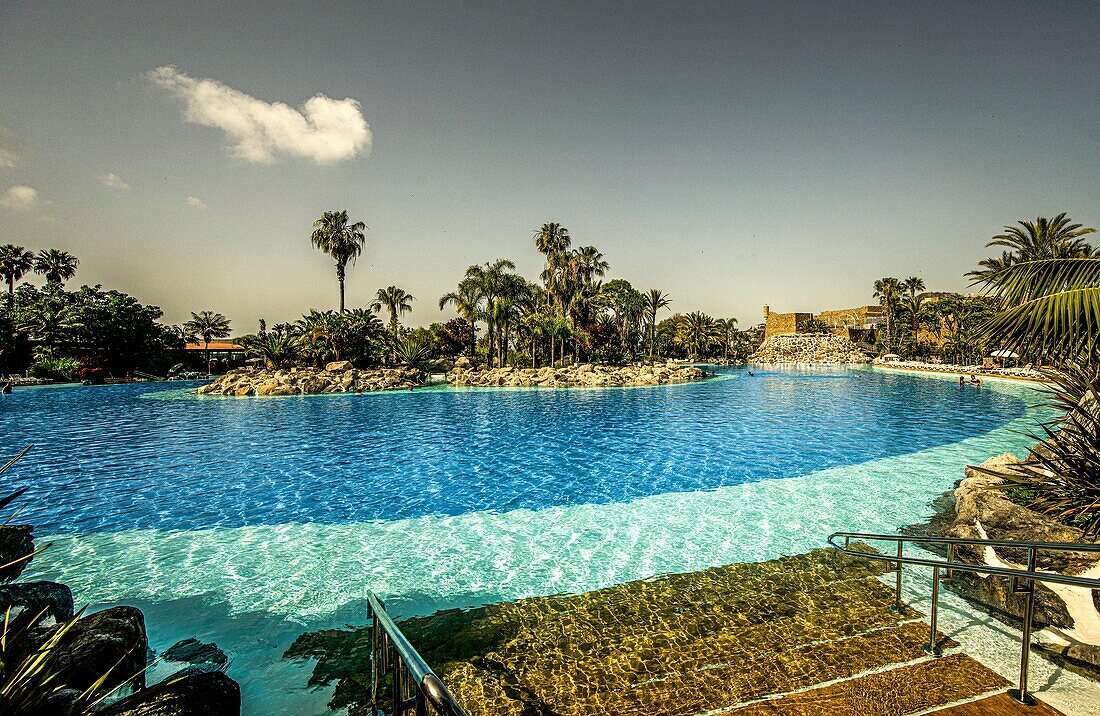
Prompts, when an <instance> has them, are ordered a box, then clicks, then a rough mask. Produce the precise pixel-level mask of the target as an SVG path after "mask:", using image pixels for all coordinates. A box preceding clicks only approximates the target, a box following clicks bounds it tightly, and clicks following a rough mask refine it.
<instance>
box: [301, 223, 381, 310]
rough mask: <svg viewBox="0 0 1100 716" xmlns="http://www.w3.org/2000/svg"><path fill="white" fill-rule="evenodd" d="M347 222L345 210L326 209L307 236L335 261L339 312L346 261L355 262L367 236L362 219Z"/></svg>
mask: <svg viewBox="0 0 1100 716" xmlns="http://www.w3.org/2000/svg"><path fill="white" fill-rule="evenodd" d="M348 222H349V219H348V212H347V211H346V210H345V211H326V212H325V213H323V214H321V218H320V219H318V220H317V221H315V222H313V226H314V227H315V228H314V230H313V233H312V234H310V237H309V239H310V241H311V242H312V243H313V245H314V246H315V247H316V248H317V249H319V250H321V251H323V252H324V253H326V254H328V255H329V256H330V257H331V258H332V260H333V261H334V262H336V280H337V281H339V282H340V313H343V312H344V275H345V273H346V271H347V265H348V262H349V261H350V262H352V263H355V259H356V258H357V257H358V256H359V255H360V254H361V253H363V247H364V246H365V245H366V243H367V237H366V236H365V235H364V234H363V231H364V230H365V229H366V228H367V225H366V224H364V223H363V222H362V221H356V222H355V223H348Z"/></svg>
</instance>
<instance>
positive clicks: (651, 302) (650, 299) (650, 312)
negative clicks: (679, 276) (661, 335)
mask: <svg viewBox="0 0 1100 716" xmlns="http://www.w3.org/2000/svg"><path fill="white" fill-rule="evenodd" d="M670 305H672V297H671V296H669V295H668V294H667V293H665V292H663V291H661V290H659V289H656V288H651V289H649V290H648V291H646V292H645V310H646V315H647V317H648V318H649V358H650V360H652V359H653V343H654V342H655V341H656V340H657V311H659V310H661V309H662V308H668V307H669V306H670Z"/></svg>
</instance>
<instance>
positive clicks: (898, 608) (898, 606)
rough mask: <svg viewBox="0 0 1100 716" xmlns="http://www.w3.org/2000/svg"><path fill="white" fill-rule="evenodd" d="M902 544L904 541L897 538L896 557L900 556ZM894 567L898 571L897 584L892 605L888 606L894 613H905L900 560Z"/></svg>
mask: <svg viewBox="0 0 1100 716" xmlns="http://www.w3.org/2000/svg"><path fill="white" fill-rule="evenodd" d="M903 546H904V542H902V540H900V539H899V540H898V557H901V556H902V548H903ZM896 567H897V572H898V577H897V586H896V587H895V589H894V606H892V607H890V611H892V612H894V613H895V614H905V605H904V604H902V603H901V562H900V561H898V562H897V563H896Z"/></svg>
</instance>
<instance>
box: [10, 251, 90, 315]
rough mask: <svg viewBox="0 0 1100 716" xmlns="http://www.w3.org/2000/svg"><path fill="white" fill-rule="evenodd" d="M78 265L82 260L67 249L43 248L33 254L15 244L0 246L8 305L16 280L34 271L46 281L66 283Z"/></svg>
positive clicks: (12, 298) (13, 292)
mask: <svg viewBox="0 0 1100 716" xmlns="http://www.w3.org/2000/svg"><path fill="white" fill-rule="evenodd" d="M78 266H80V260H79V259H78V258H76V257H75V256H73V255H72V254H70V253H68V252H67V251H59V250H58V249H43V250H41V251H39V252H38V253H37V254H33V253H31V252H30V251H27V250H26V249H25V248H24V247H22V246H16V245H14V244H4V245H3V246H0V277H2V278H3V279H4V283H6V284H7V286H8V306H9V307H10V306H11V303H12V301H13V300H14V297H15V282H16V281H20V280H22V279H23V277H24V276H26V275H28V274H29V273H31V272H32V271H33V272H34V273H36V274H39V275H40V276H43V277H44V278H45V279H46V283H56V284H64V283H65V282H66V281H68V280H69V279H71V278H72V277H73V276H75V275H76V269H77V267H78Z"/></svg>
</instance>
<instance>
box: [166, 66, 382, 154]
mask: <svg viewBox="0 0 1100 716" xmlns="http://www.w3.org/2000/svg"><path fill="white" fill-rule="evenodd" d="M148 77H149V79H150V80H152V82H153V83H154V84H156V85H158V86H160V87H163V88H165V89H167V90H168V91H169V92H171V93H172V94H174V95H176V96H177V97H180V98H181V99H183V100H184V102H185V103H186V110H185V112H184V117H185V118H186V119H187V121H188V122H192V123H194V124H201V125H204V126H207V127H217V128H218V129H221V130H223V131H224V132H225V134H226V139H227V141H228V143H229V151H230V153H231V154H233V156H236V157H239V158H241V159H244V160H245V161H247V162H253V163H257V164H271V163H273V162H275V160H276V156H277V155H279V154H286V155H290V156H296V157H306V158H308V159H312V160H313V161H314V162H316V163H318V164H332V163H334V162H339V161H343V160H345V159H351V158H353V157H355V156H357V155H358V154H360V153H366V152H369V151H370V148H371V131H370V127H369V126H368V125H367V121H366V119H364V118H363V113H362V111H361V109H362V108H361V105H360V104H359V102H357V101H356V100H354V99H351V98H346V99H340V100H337V99H332V98H331V97H326V96H325V95H323V94H318V95H314V96H313V97H311V98H309V99H308V100H306V101H305V102H304V103H303V104H302V106H301V108H300V109H295V108H294V107H291V106H290V105H287V104H284V103H282V102H264V101H263V100H259V99H256V98H255V97H252V96H250V95H247V94H245V93H244V92H240V91H238V90H235V89H233V88H232V87H229V86H228V85H225V84H222V83H221V82H218V81H217V80H212V79H195V78H194V77H190V76H188V75H186V74H184V73H182V72H180V71H179V70H177V69H176V68H175V67H171V66H168V67H158V68H157V69H155V70H153V71H151V72H149V73H148Z"/></svg>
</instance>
